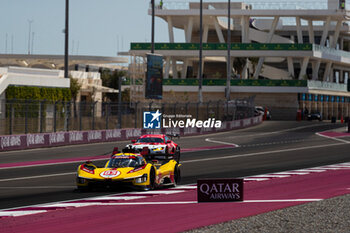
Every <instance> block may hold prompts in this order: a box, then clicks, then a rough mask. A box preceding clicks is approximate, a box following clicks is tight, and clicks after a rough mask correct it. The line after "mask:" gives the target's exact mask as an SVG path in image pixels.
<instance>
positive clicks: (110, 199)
mask: <svg viewBox="0 0 350 233" xmlns="http://www.w3.org/2000/svg"><path fill="white" fill-rule="evenodd" d="M146 197H147V196H125V197H123V196H119V197H104V196H102V197H92V198H87V199H86V200H89V201H91V200H92V201H119V200H135V199H141V198H146Z"/></svg>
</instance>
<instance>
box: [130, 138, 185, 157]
mask: <svg viewBox="0 0 350 233" xmlns="http://www.w3.org/2000/svg"><path fill="white" fill-rule="evenodd" d="M131 143H132V144H129V145H127V147H131V148H133V149H135V150H138V151H142V149H143V148H144V147H148V149H149V153H148V154H149V156H150V157H151V158H154V159H157V158H158V159H171V158H172V159H174V160H176V161H177V162H180V147H179V145H178V144H176V143H175V142H173V141H172V140H171V137H170V136H168V135H165V134H146V135H143V136H141V137H139V138H138V139H137V140H132V141H131Z"/></svg>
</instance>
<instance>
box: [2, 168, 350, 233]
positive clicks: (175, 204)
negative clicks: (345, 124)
mask: <svg viewBox="0 0 350 233" xmlns="http://www.w3.org/2000/svg"><path fill="white" fill-rule="evenodd" d="M349 171H350V163H349V162H348V163H341V164H334V165H327V166H320V167H314V168H308V169H299V170H292V171H285V172H277V173H270V174H263V175H257V176H250V177H244V180H245V184H244V185H245V190H244V201H243V202H231V203H198V202H197V196H196V195H197V188H196V185H183V186H177V187H175V188H170V189H163V190H154V191H149V192H128V193H121V194H113V195H107V196H99V197H91V198H84V199H79V200H70V201H63V202H56V203H48V204H40V205H34V206H26V207H20V208H14V209H7V210H1V211H0V216H1V218H0V229H2V231H1V232H36V233H40V232H50V231H52V232H69V231H73V230H74V231H75V230H78V229H79V227H81V222H80V221H79V220H78V221H77V219H76V218H75V217H74V216H79V219H80V220H81V221H86V220H87V219H88V220H89V221H87V224H88V226H89V227H88V228H86V229H84V232H103V231H107V230H108V229H117V228H118V229H119V231H120V232H154V231H159V232H181V231H186V230H191V229H196V228H199V227H201V226H208V225H212V224H218V223H221V224H219V225H215V226H212V227H206V228H201V229H198V230H195V231H194V232H203V231H206V232H215V231H216V232H225V231H226V232H289V231H294V232H325V231H328V230H330V231H331V232H348V230H349V229H350V228H349V225H350V224H349V221H345V222H344V221H341V219H349V217H346V216H342V217H341V218H340V217H339V216H340V215H344V214H346V215H347V216H348V214H349V213H350V211H349V210H350V207H349V206H350V205H349V203H350V200H349V199H350V198H349V195H347V194H350V183H349V180H350V173H349ZM344 195H345V196H344ZM346 195H347V196H346ZM326 199H328V200H326ZM130 206H132V207H133V208H130ZM154 206H157V208H154ZM126 213H127V214H126ZM130 216H133V217H132V218H130ZM189 216H190V217H189ZM250 216H253V217H250ZM343 217H344V218H343ZM242 218H243V219H242ZM318 218H325V219H322V221H321V222H322V224H319V222H320V221H319V220H320V219H318ZM115 219H118V220H119V221H115ZM135 219H137V223H138V224H134V223H135ZM232 219H240V220H235V221H231V222H228V221H230V220H232ZM104 222H108V223H109V225H105V224H103V223H104ZM150 222H155V223H154V224H150ZM222 222H226V223H222ZM39 224H40V227H39ZM133 224H134V225H133ZM131 226H132V227H131ZM295 227H298V229H296V228H295ZM327 227H328V228H327ZM346 230H347V231H346Z"/></svg>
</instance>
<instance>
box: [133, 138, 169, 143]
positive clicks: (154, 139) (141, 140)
mask: <svg viewBox="0 0 350 233" xmlns="http://www.w3.org/2000/svg"><path fill="white" fill-rule="evenodd" d="M137 142H156V143H164V140H163V139H162V138H139V139H138V140H137Z"/></svg>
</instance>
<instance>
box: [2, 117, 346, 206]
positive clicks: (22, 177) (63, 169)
mask: <svg viewBox="0 0 350 233" xmlns="http://www.w3.org/2000/svg"><path fill="white" fill-rule="evenodd" d="M339 127H344V125H340V124H331V123H326V122H277V121H276V122H275V121H271V122H270V121H269V122H264V123H263V124H261V125H258V126H255V127H251V128H247V129H242V130H235V131H231V132H225V133H218V134H211V135H201V136H195V137H186V138H185V137H184V138H180V139H175V141H176V142H177V143H179V144H180V145H181V148H183V149H186V148H197V147H205V146H220V145H232V146H235V145H238V146H239V147H235V148H226V149H216V150H203V151H193V152H186V153H183V154H182V157H181V160H182V164H183V166H182V170H181V171H182V184H192V183H195V182H196V181H197V179H199V178H234V177H244V176H253V175H259V174H266V173H272V172H280V171H288V170H295V169H302V168H309V167H316V166H323V165H329V164H337V163H343V162H349V161H350V154H349V148H350V144H349V143H350V139H348V138H342V139H340V140H339V139H331V138H326V137H320V136H318V135H316V134H315V133H317V132H322V131H326V130H334V129H336V128H339ZM126 143H128V142H118V143H104V144H91V145H79V146H67V147H58V148H49V149H35V150H27V151H12V152H2V153H0V164H10V163H20V162H31V161H43V160H51V159H52V160H53V159H69V158H77V157H79V158H80V157H84V156H88V157H91V156H96V159H101V156H102V155H103V154H105V153H108V152H110V151H112V149H113V147H114V146H118V147H123V146H124V145H125V144H126ZM104 162H105V160H98V161H97V162H96V164H97V165H102V164H104ZM79 164H80V162H68V163H63V164H60V163H55V164H50V165H37V166H36V165H34V166H29V167H23V166H20V167H15V168H1V169H0V209H8V208H15V207H21V206H28V205H33V204H42V203H49V202H56V201H64V200H73V199H79V198H85V197H94V196H100V195H107V194H111V193H112V192H111V191H108V190H105V191H103V190H102V191H101V190H99V191H94V192H78V191H77V190H76V189H75V171H76V168H77V166H78V165H79ZM114 192H115V191H113V193H114Z"/></svg>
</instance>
